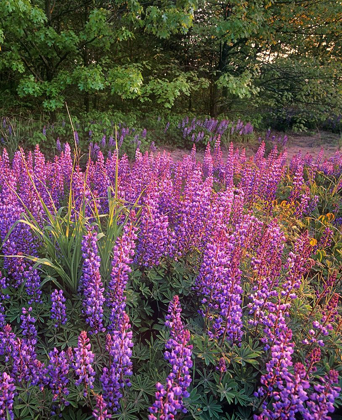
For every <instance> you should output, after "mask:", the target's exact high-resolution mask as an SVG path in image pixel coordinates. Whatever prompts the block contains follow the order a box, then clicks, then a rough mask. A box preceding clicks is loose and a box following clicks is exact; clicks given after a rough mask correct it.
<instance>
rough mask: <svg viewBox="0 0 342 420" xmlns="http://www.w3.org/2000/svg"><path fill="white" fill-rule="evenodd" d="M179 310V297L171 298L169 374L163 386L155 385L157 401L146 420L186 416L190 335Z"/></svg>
mask: <svg viewBox="0 0 342 420" xmlns="http://www.w3.org/2000/svg"><path fill="white" fill-rule="evenodd" d="M181 312H182V308H181V306H180V302H179V297H178V296H177V295H176V296H174V297H173V299H172V301H171V302H170V304H169V310H168V314H167V316H166V322H165V325H166V326H168V327H169V328H170V339H169V340H168V342H167V343H166V345H165V348H166V351H165V359H166V360H167V361H168V362H169V363H170V364H171V367H172V370H171V373H170V374H169V375H168V377H167V378H166V386H164V385H162V384H160V383H157V384H156V388H157V392H156V393H155V397H156V400H155V402H154V404H153V406H152V407H150V413H151V414H150V415H149V416H148V418H149V420H156V419H157V418H159V419H160V420H170V419H173V418H174V416H175V415H176V414H177V412H178V411H181V412H183V413H186V412H187V409H186V408H185V406H184V401H183V399H184V398H188V397H189V395H190V394H189V392H188V387H189V386H190V384H191V375H190V369H191V368H192V360H191V355H192V345H190V344H189V342H190V332H189V330H186V329H185V328H184V326H183V322H182V320H181Z"/></svg>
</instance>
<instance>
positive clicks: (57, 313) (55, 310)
mask: <svg viewBox="0 0 342 420" xmlns="http://www.w3.org/2000/svg"><path fill="white" fill-rule="evenodd" d="M65 301H66V299H65V297H64V294H63V290H59V291H58V290H57V289H55V290H54V291H53V292H52V293H51V302H52V307H51V319H54V320H55V321H56V323H55V328H59V327H60V326H61V325H64V324H66V322H67V317H66V306H65Z"/></svg>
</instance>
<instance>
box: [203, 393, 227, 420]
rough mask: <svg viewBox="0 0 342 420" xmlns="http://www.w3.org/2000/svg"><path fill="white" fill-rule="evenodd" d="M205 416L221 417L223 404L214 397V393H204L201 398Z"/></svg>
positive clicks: (205, 417)
mask: <svg viewBox="0 0 342 420" xmlns="http://www.w3.org/2000/svg"><path fill="white" fill-rule="evenodd" d="M201 402H202V410H203V414H202V416H203V418H204V419H220V418H221V413H223V410H222V406H221V405H220V404H219V403H218V402H217V401H216V400H215V399H214V397H213V396H212V395H209V396H208V395H204V396H203V397H202V398H201Z"/></svg>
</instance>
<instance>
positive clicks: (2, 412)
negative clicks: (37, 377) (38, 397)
mask: <svg viewBox="0 0 342 420" xmlns="http://www.w3.org/2000/svg"><path fill="white" fill-rule="evenodd" d="M14 396H15V385H14V379H13V378H12V377H11V376H10V375H9V374H8V373H6V372H2V375H1V376H0V419H1V420H7V419H8V417H9V418H10V419H11V420H13V419H14V413H13V403H14Z"/></svg>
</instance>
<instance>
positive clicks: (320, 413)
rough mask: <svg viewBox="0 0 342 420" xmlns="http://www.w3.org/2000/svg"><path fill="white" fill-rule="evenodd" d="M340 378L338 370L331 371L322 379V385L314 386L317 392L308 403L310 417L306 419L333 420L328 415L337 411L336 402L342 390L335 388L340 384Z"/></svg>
mask: <svg viewBox="0 0 342 420" xmlns="http://www.w3.org/2000/svg"><path fill="white" fill-rule="evenodd" d="M338 376H339V374H338V372H337V371H336V370H330V372H329V373H328V374H327V375H325V376H324V378H320V381H321V383H319V384H316V385H314V391H315V392H313V393H312V394H311V395H310V401H308V402H307V407H308V411H309V413H310V415H308V416H303V417H304V418H305V419H323V420H330V419H331V417H330V416H327V414H328V413H333V412H334V411H335V407H334V401H335V399H336V398H338V396H339V394H340V391H341V388H339V387H337V386H334V385H335V384H337V383H338Z"/></svg>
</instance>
